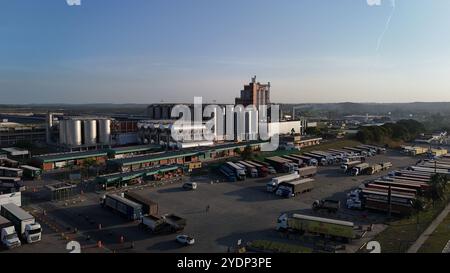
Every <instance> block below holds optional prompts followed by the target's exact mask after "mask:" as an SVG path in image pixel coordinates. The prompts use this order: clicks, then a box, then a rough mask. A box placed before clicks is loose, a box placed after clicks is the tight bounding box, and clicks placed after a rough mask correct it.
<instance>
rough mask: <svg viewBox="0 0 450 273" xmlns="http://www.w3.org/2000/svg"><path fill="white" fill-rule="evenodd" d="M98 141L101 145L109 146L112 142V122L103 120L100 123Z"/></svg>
mask: <svg viewBox="0 0 450 273" xmlns="http://www.w3.org/2000/svg"><path fill="white" fill-rule="evenodd" d="M98 134H99V136H98V141H99V143H101V144H104V145H109V144H110V142H111V120H110V119H101V120H99V121H98Z"/></svg>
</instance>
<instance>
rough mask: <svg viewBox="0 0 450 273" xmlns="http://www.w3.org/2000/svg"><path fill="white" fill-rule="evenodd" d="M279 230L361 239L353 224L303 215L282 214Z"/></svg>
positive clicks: (278, 223) (343, 238) (345, 239)
mask: <svg viewBox="0 0 450 273" xmlns="http://www.w3.org/2000/svg"><path fill="white" fill-rule="evenodd" d="M277 230H279V231H284V230H287V231H295V232H299V233H300V234H312V235H321V236H325V237H329V238H335V239H339V240H344V241H346V242H348V241H351V240H352V239H357V238H360V237H361V235H359V234H358V233H357V230H356V227H355V224H354V223H353V222H347V221H340V220H334V219H328V218H322V217H315V216H309V215H302V214H291V215H288V214H286V213H285V214H282V215H281V216H280V217H279V218H278V220H277Z"/></svg>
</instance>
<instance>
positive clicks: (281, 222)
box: [276, 213, 289, 231]
mask: <svg viewBox="0 0 450 273" xmlns="http://www.w3.org/2000/svg"><path fill="white" fill-rule="evenodd" d="M288 219H289V217H288V215H287V214H286V213H284V214H282V215H280V217H278V219H277V227H276V230H279V231H280V230H287V229H289V225H288Z"/></svg>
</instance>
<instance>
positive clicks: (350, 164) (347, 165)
mask: <svg viewBox="0 0 450 273" xmlns="http://www.w3.org/2000/svg"><path fill="white" fill-rule="evenodd" d="M358 164H361V161H350V162H348V163H344V164H342V165H341V169H342V170H343V172H344V173H349V172H351V170H352V169H353V167H354V166H356V165H358Z"/></svg>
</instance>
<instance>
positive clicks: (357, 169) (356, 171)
mask: <svg viewBox="0 0 450 273" xmlns="http://www.w3.org/2000/svg"><path fill="white" fill-rule="evenodd" d="M369 167H370V165H369V164H368V163H361V164H358V165H356V166H354V167H353V168H352V171H351V174H352V175H353V176H358V175H361V174H364V173H365V171H366V170H367V169H368V168H369Z"/></svg>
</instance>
